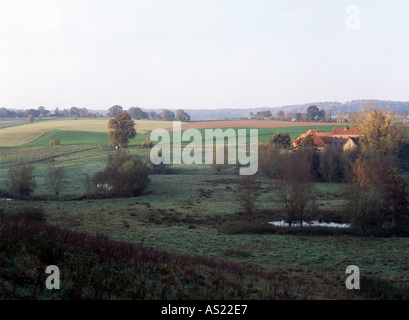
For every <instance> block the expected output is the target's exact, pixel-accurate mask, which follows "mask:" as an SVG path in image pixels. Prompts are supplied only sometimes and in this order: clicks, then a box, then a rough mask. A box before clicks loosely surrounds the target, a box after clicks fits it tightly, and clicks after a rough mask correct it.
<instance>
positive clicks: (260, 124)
mask: <svg viewBox="0 0 409 320" xmlns="http://www.w3.org/2000/svg"><path fill="white" fill-rule="evenodd" d="M321 126H345V124H342V123H337V124H329V123H327V122H322V123H321V122H291V121H274V120H221V121H200V122H189V123H185V124H183V125H182V130H186V129H205V128H285V127H321Z"/></svg>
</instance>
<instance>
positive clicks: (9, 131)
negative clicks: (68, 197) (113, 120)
mask: <svg viewBox="0 0 409 320" xmlns="http://www.w3.org/2000/svg"><path fill="white" fill-rule="evenodd" d="M108 121H109V119H106V118H104V119H78V120H74V119H60V120H47V121H34V122H33V123H27V124H24V125H19V126H14V127H7V128H3V129H0V146H2V147H12V146H20V145H23V144H26V143H29V142H31V141H33V140H34V139H36V138H37V137H39V136H41V135H42V134H44V133H46V132H49V131H53V130H58V131H86V132H100V133H105V134H106V133H107V132H108ZM135 124H136V127H135V129H136V131H137V133H138V134H142V135H143V134H148V133H149V132H150V131H152V130H154V129H158V128H169V127H171V126H172V122H170V121H150V120H135ZM99 137H100V136H98V139H100V138H99ZM62 143H63V142H62Z"/></svg>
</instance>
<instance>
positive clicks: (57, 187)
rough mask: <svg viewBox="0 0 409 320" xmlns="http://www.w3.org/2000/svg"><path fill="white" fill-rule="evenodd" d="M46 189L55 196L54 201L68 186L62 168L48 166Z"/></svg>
mask: <svg viewBox="0 0 409 320" xmlns="http://www.w3.org/2000/svg"><path fill="white" fill-rule="evenodd" d="M46 183H47V187H48V188H49V189H50V190H51V191H52V192H53V193H54V194H55V197H56V199H57V200H58V197H59V195H60V193H61V192H62V191H63V190H64V189H65V188H66V187H67V186H68V184H69V182H68V180H66V178H65V169H64V167H55V166H49V167H48V172H47V176H46Z"/></svg>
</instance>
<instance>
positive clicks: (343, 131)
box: [332, 127, 360, 136]
mask: <svg viewBox="0 0 409 320" xmlns="http://www.w3.org/2000/svg"><path fill="white" fill-rule="evenodd" d="M359 134H360V132H359V130H358V129H357V128H349V127H344V128H333V129H332V135H336V136H344V135H346V136H350V135H359Z"/></svg>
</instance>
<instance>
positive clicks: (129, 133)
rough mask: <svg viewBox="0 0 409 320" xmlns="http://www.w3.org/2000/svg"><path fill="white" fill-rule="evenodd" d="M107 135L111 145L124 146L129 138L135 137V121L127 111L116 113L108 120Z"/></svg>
mask: <svg viewBox="0 0 409 320" xmlns="http://www.w3.org/2000/svg"><path fill="white" fill-rule="evenodd" d="M108 129H109V131H108V135H109V140H110V141H111V146H112V147H119V148H121V149H122V148H126V147H127V146H128V143H129V140H130V139H133V138H135V136H136V130H135V123H134V121H133V120H132V119H131V117H130V116H129V114H128V113H127V112H123V113H120V114H118V115H117V116H116V117H115V118H113V119H111V120H109V122H108Z"/></svg>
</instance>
